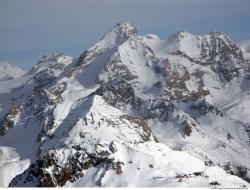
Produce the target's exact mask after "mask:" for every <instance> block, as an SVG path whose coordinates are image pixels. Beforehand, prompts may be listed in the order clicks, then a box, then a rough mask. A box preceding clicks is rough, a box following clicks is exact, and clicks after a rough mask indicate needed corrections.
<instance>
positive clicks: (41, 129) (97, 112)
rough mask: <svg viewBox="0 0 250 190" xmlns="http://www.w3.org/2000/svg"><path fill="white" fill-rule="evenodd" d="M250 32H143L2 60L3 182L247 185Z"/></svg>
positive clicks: (122, 30) (112, 33)
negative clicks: (77, 49) (70, 52)
mask: <svg viewBox="0 0 250 190" xmlns="http://www.w3.org/2000/svg"><path fill="white" fill-rule="evenodd" d="M249 55H250V43H249V41H244V42H242V43H241V44H237V43H235V42H234V41H233V40H232V39H230V38H229V37H228V36H227V35H225V34H223V33H221V32H210V33H209V34H207V35H204V36H196V35H193V34H190V33H188V32H179V33H177V34H174V35H172V36H170V37H168V38H166V39H163V40H162V39H159V37H157V36H156V35H154V34H148V35H145V36H142V35H140V34H139V33H138V32H137V29H136V28H135V27H133V26H132V25H131V24H130V23H128V22H122V23H119V24H117V25H116V26H114V27H113V28H112V29H111V30H109V31H108V32H107V33H106V34H105V35H104V36H103V37H102V39H101V40H100V41H99V42H97V43H96V44H95V45H93V46H92V47H91V48H89V49H86V50H85V51H84V52H83V53H82V54H81V55H80V57H78V58H71V57H69V56H66V55H64V54H53V55H46V56H44V57H43V58H42V59H41V60H40V61H39V62H38V63H37V64H36V65H35V66H34V67H33V68H32V69H31V70H30V71H28V72H27V73H24V72H23V71H22V70H21V69H19V68H16V67H13V66H10V65H9V64H6V63H4V64H0V186H3V187H8V186H10V187H27V186H29V187H57V186H59V187H114V186H115V187H133V186H139V187H162V186H163V187H237V188H240V187H249V186H250V185H249V183H250V56H249Z"/></svg>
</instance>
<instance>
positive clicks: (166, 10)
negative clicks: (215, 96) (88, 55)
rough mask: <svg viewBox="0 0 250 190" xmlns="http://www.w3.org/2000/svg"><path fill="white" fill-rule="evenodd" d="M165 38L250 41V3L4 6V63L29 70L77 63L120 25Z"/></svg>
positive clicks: (151, 0) (104, 1) (189, 0)
mask: <svg viewBox="0 0 250 190" xmlns="http://www.w3.org/2000/svg"><path fill="white" fill-rule="evenodd" d="M124 20H126V21H129V22H131V23H132V24H133V25H135V26H136V28H137V29H138V31H139V33H141V34H146V33H155V34H157V35H159V36H160V37H161V38H165V37H167V36H169V35H171V34H173V33H176V32H178V31H182V30H187V31H189V32H191V33H194V34H205V33H208V32H209V31H211V30H215V31H222V32H225V33H226V34H228V35H229V36H230V37H231V38H232V39H234V40H235V41H240V40H243V39H250V0H0V60H1V61H8V62H11V63H14V64H16V65H17V66H19V67H21V68H24V69H26V70H27V69H29V68H31V66H32V65H33V64H35V63H36V62H37V61H38V59H39V58H40V57H42V55H44V54H46V53H53V52H64V53H65V54H68V55H71V56H73V57H77V56H79V55H80V53H81V52H82V51H83V50H84V49H85V48H88V47H89V46H91V45H92V44H94V43H95V42H97V41H98V40H99V39H100V38H101V37H102V36H103V34H104V33H105V32H106V31H107V30H108V29H110V28H111V27H112V26H113V25H115V24H116V23H118V22H120V21H124Z"/></svg>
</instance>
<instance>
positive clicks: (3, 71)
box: [0, 61, 25, 81]
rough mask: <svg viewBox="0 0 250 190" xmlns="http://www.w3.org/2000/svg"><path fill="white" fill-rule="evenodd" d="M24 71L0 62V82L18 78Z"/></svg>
mask: <svg viewBox="0 0 250 190" xmlns="http://www.w3.org/2000/svg"><path fill="white" fill-rule="evenodd" d="M23 74H25V71H23V70H22V69H20V68H18V67H16V66H15V65H12V64H10V63H8V62H6V61H5V62H0V81H1V80H9V79H14V78H19V77H21V76H22V75H23Z"/></svg>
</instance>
